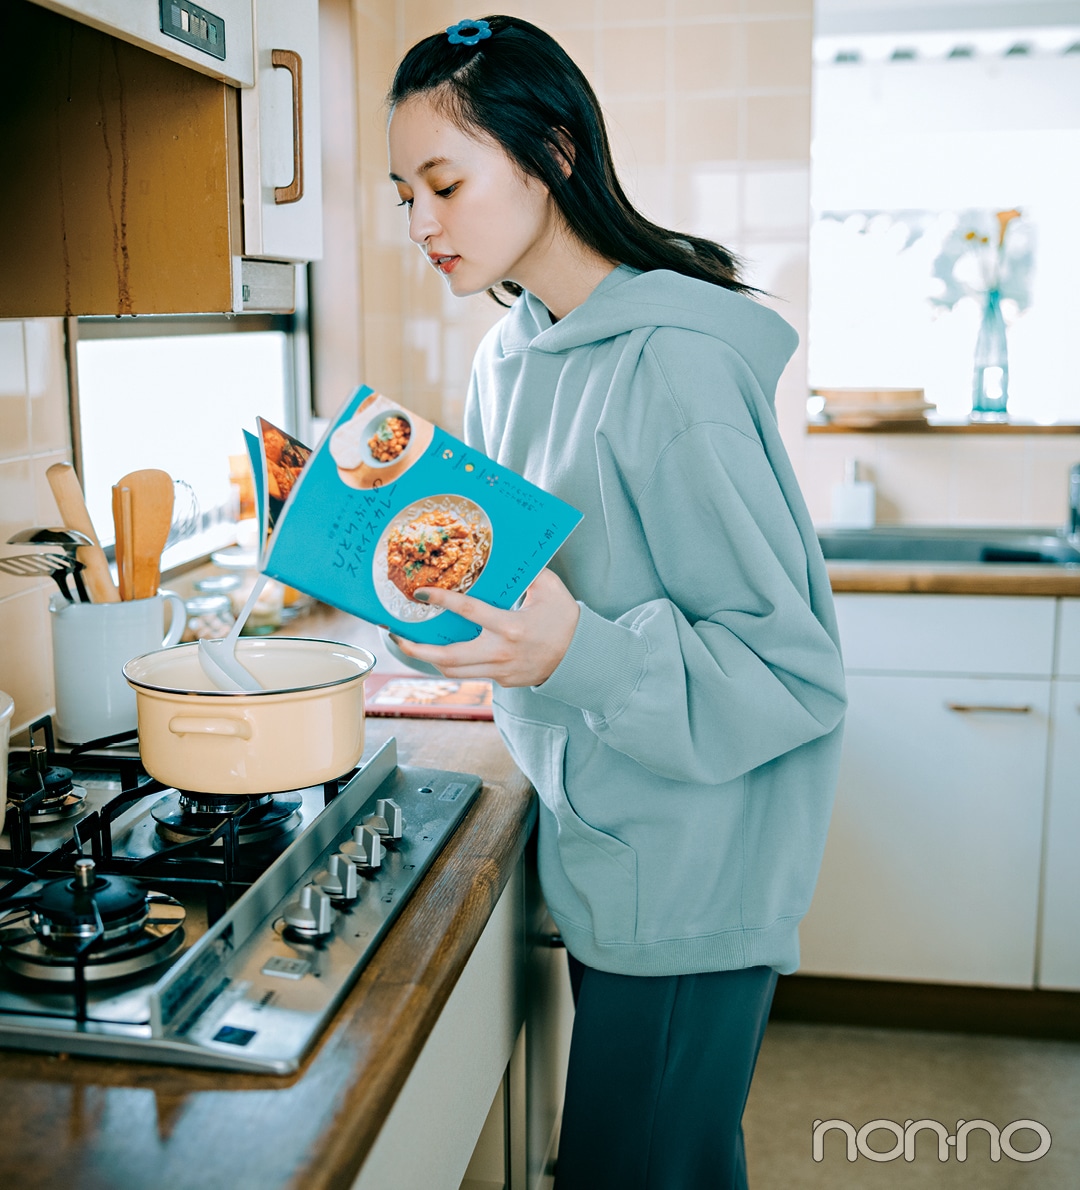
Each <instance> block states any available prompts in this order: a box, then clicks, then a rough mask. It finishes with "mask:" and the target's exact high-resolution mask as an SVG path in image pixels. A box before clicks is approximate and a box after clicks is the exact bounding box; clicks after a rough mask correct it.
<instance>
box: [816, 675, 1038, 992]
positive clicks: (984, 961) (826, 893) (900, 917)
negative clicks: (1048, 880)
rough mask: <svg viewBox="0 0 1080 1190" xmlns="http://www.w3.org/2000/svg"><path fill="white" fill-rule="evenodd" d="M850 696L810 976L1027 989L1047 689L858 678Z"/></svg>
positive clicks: (1033, 684)
mask: <svg viewBox="0 0 1080 1190" xmlns="http://www.w3.org/2000/svg"><path fill="white" fill-rule="evenodd" d="M848 695H849V700H850V701H849V710H848V719H847V726H846V728H845V740H844V751H843V758H842V761H841V771H840V781H839V786H838V789H837V795H836V807H835V810H834V813H833V820H832V826H831V828H830V831H829V838H828V842H827V844H826V848H825V858H824V862H823V864H822V870H821V876H820V878H819V881H818V886H817V891H816V893H815V896H814V901H813V905H812V906H811V909H810V912H809V914H808V915H807V917H806V919H805V921H804V923H803V926H802V929H801V941H802V955H803V961H802V968H801V970H802V971H803V972H804V973H807V974H818V975H847V976H855V977H864V978H882V979H913V980H925V981H929V982H947V983H980V984H1004V985H1011V986H1017V987H1027V986H1030V985H1031V982H1032V973H1033V971H1034V963H1035V937H1036V919H1037V911H1038V896H1039V858H1040V857H1039V852H1040V846H1041V840H1042V801H1043V788H1044V784H1045V775H1046V737H1047V721H1048V714H1049V698H1050V682H1049V681H1048V680H1045V681H1037V680H1026V679H994V678H960V677H918V676H912V675H890V676H886V677H877V676H858V675H856V676H851V677H849V679H848ZM953 707H973V708H979V707H987V708H990V707H993V708H1002V709H996V710H977V709H976V710H955V709H950V708H953ZM1014 708H1015V709H1014ZM1019 708H1027V709H1026V710H1020V709H1019Z"/></svg>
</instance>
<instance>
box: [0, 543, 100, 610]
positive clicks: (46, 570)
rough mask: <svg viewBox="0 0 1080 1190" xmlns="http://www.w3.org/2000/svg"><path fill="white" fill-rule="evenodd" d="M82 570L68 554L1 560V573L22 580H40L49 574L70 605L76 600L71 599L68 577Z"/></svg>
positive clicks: (18, 555)
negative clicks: (16, 576)
mask: <svg viewBox="0 0 1080 1190" xmlns="http://www.w3.org/2000/svg"><path fill="white" fill-rule="evenodd" d="M81 569H82V563H81V562H79V561H77V560H76V559H75V558H72V557H70V556H69V555H67V554H16V555H15V556H14V557H13V558H0V571H3V572H4V574H16V575H18V576H19V577H20V578H39V577H40V576H41V575H43V574H47V575H48V576H49V578H51V579H52V580H53V582H54V583H56V585H57V586H58V587H59V588H60V594H61V595H63V597H64V598H65V599H66V600H67V601H68V603H74V602H75V600H74V599H72V598H71V590H70V588H69V587H68V585H67V576H68V575H69V574H73V573H74V572H75V571H76V570H81Z"/></svg>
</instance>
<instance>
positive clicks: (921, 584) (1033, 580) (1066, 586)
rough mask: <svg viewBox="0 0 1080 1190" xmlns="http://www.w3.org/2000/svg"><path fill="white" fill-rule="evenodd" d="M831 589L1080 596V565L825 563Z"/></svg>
mask: <svg viewBox="0 0 1080 1190" xmlns="http://www.w3.org/2000/svg"><path fill="white" fill-rule="evenodd" d="M826 566H827V568H828V571H829V581H830V583H831V584H832V589H833V590H834V591H864V592H892V593H902V594H918V595H1065V596H1069V595H1073V596H1080V566H1039V565H1031V566H1028V565H1024V566H1004V565H998V564H997V563H992V564H991V563H971V564H968V565H940V564H936V563H930V562H826Z"/></svg>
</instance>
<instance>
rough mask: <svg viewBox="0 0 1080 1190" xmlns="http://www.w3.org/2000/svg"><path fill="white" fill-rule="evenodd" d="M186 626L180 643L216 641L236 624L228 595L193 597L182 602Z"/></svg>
mask: <svg viewBox="0 0 1080 1190" xmlns="http://www.w3.org/2000/svg"><path fill="white" fill-rule="evenodd" d="M184 608H185V610H186V611H187V624H186V625H185V627H184V635H183V636H182V637H181V638H180V639H181V641H192V640H216V639H218V638H219V637H222V636H224V635H225V634H226V633H227V632H228V631H229V629H230V628H231V627H232V626H233V624H235V623H236V617H235V616H234V615H233V609H232V600H231V599H230V598H229V596H228V595H226V594H224V593H221V594H217V595H193V596H192V597H191V598H190V599H187V600H185V601H184Z"/></svg>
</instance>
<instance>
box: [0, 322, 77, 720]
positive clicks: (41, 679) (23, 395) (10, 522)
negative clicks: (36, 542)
mask: <svg viewBox="0 0 1080 1190" xmlns="http://www.w3.org/2000/svg"><path fill="white" fill-rule="evenodd" d="M70 458H71V435H70V431H69V426H68V396H67V371H66V368H65V362H64V329H63V322H62V321H61V320H60V319H59V318H38V319H33V320H29V321H26V322H20V321H0V553H2V554H4V555H6V556H11V555H13V554H15V553H22V552H27V551H26V550H24V549H23V548H22V547H15V546H7V545H3V544H2V543H3V542H6V541H7V539H8V538H9V537H10V536H11V535H12V534H13V533H14V532H15V531H16V530H18V529H26V528H29V527H30V526H32V525H58V524H59V523H60V514H59V512H58V511H57V508H56V502H55V501H54V500H53V497H52V492H51V491H50V489H49V485H48V481H47V480H46V478H45V471H46V469H47V468H48V467H49V466H50V465H51V464H52V463H56V462H59V461H61V460H70ZM29 552H34V551H33V550H32V549H31V550H30V551H29ZM55 589H56V588H55V587H54V586H53V583H52V581H51V580H50V579H48V578H43V579H28V578H18V577H15V576H12V575H7V574H0V690H4V691H6V692H7V693H8V694H10V695H11V696H12V697H13V698H14V699H15V717H14V719H13V720H12V730H13V731H17V730H19V729H20V728H22V727H24V726H26V724H28V723H30V722H32V721H33V720H34V719H36V718H37V717H38V716H40V715H42V714H44V713H45V712H47V711H49V710H51V709H52V703H53V682H52V644H51V641H50V636H49V623H48V617H49V613H48V604H49V593H50V591H51V590H55Z"/></svg>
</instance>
